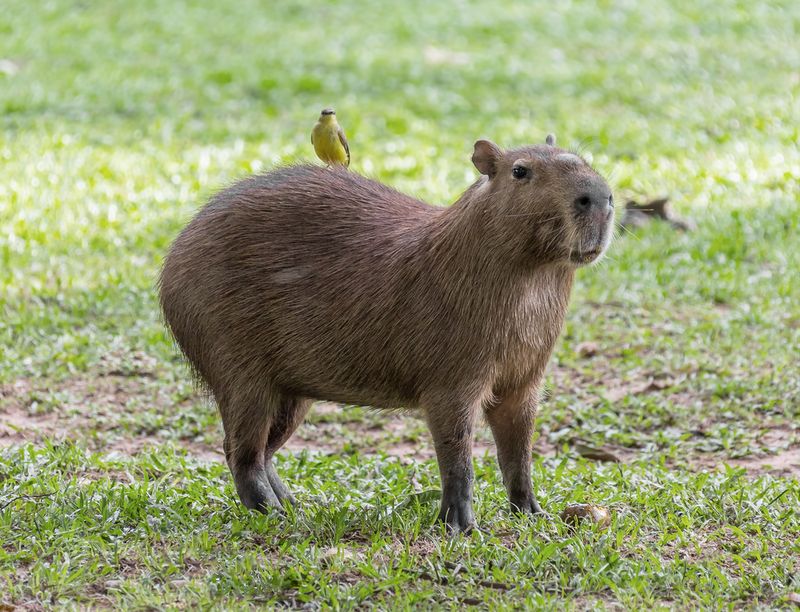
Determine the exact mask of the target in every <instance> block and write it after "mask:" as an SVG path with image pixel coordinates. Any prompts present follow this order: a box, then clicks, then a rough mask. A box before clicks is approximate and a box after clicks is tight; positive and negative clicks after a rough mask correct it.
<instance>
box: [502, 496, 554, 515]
mask: <svg viewBox="0 0 800 612" xmlns="http://www.w3.org/2000/svg"><path fill="white" fill-rule="evenodd" d="M511 512H516V513H518V514H547V513H546V512H545V511H544V510H542V507H541V506H540V505H539V502H538V501H536V498H535V497H534V496H533V495H527V496H524V497H519V498H517V499H513V498H512V500H511Z"/></svg>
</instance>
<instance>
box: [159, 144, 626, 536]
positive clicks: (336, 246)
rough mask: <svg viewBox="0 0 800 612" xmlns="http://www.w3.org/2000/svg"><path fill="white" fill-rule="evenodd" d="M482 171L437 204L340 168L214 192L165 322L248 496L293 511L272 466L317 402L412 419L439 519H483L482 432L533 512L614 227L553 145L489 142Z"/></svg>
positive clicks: (170, 272)
mask: <svg viewBox="0 0 800 612" xmlns="http://www.w3.org/2000/svg"><path fill="white" fill-rule="evenodd" d="M472 161H473V163H474V164H475V167H476V168H477V169H478V171H479V172H480V173H481V175H482V176H480V177H479V178H478V180H477V181H476V182H475V183H474V184H473V185H472V186H470V187H469V188H468V189H467V190H466V191H465V192H464V194H463V195H462V196H461V197H460V198H459V199H458V200H457V201H456V202H455V203H454V204H452V205H451V206H449V207H437V206H431V205H428V204H426V203H424V202H421V201H420V200H417V199H415V198H412V197H410V196H407V195H404V194H402V193H399V192H397V191H395V190H393V189H391V188H390V187H387V186H386V185H383V184H381V183H379V182H376V181H373V180H370V179H367V178H365V177H363V176H360V175H359V174H357V173H355V172H351V171H348V170H346V169H344V168H342V167H338V166H332V167H330V168H323V167H319V166H314V165H305V164H301V165H294V166H288V167H282V168H278V169H275V170H272V171H271V172H267V173H265V174H261V175H258V176H253V177H250V178H245V179H243V180H241V181H239V182H237V183H235V184H234V185H233V186H231V187H229V188H227V189H224V190H223V191H221V192H219V193H218V194H217V195H215V196H214V197H213V198H212V199H211V201H210V202H209V203H208V204H207V205H206V206H205V207H204V208H203V209H202V210H200V212H199V213H198V214H197V216H196V217H194V219H192V221H191V222H190V223H189V224H188V225H187V226H186V228H185V229H184V230H183V231H182V232H181V233H180V235H179V236H178V238H177V239H176V240H175V242H174V244H173V245H172V248H171V249H170V251H169V254H168V255H167V257H166V260H165V262H164V268H163V271H162V274H161V279H160V292H161V305H162V308H163V312H164V316H165V318H166V321H167V323H168V325H169V327H170V329H171V331H172V333H173V335H174V337H175V339H176V340H177V342H178V344H179V345H180V348H181V349H182V351H183V353H184V354H185V355H186V357H187V358H188V360H189V362H190V363H191V365H192V366H193V368H194V370H195V372H196V374H197V376H198V377H199V378H200V379H201V380H202V382H203V383H204V385H205V386H206V387H207V388H208V389H209V390H210V391H211V392H212V393H213V396H214V398H215V399H216V402H217V404H218V406H219V410H220V413H221V415H222V421H223V425H224V428H225V440H224V449H225V457H226V459H227V462H228V466H229V467H230V470H231V472H232V474H233V478H234V481H235V483H236V489H237V491H238V494H239V497H240V498H241V500H242V503H243V504H244V505H245V506H247V507H248V508H257V509H260V510H266V509H269V508H273V507H275V508H281V507H282V504H283V502H285V501H289V502H293V501H294V499H293V497H292V494H291V493H290V491H289V489H288V488H287V487H286V485H285V484H284V483H283V482H282V481H281V480H280V478H278V474H277V472H276V471H275V467H274V465H273V461H272V458H273V456H274V454H275V452H276V451H277V450H278V449H279V448H281V446H283V444H285V443H286V441H287V440H288V439H289V437H290V436H291V435H292V433H293V432H294V431H295V429H296V428H297V427H298V426H299V425H300V423H301V422H302V421H303V418H304V417H305V415H306V413H307V411H308V409H309V406H310V405H311V403H312V401H314V400H329V401H334V402H341V403H344V404H358V405H366V406H372V407H375V408H412V409H413V408H417V409H419V410H421V412H422V414H423V415H424V417H425V419H426V421H427V424H428V426H429V428H430V431H431V435H432V437H433V443H434V447H435V449H436V455H437V458H438V462H439V471H440V475H441V480H442V503H441V510H440V513H439V518H440V519H441V520H443V521H445V522H446V524H447V526H448V527H449V529H450V530H451V531H468V530H470V529H471V528H472V526H473V525H474V520H475V519H474V514H473V510H472V485H473V468H472V452H471V451H472V440H473V431H474V427H475V424H476V420H477V418H478V417H479V416H480V415H481V414H482V415H483V416H484V417H485V419H486V421H487V422H488V424H489V427H491V430H492V433H493V435H494V439H495V442H496V445H497V456H498V460H499V464H500V470H501V472H502V475H503V482H504V483H505V486H506V488H507V490H508V496H509V499H510V502H511V506H512V508H513V509H514V510H516V511H520V512H529V513H530V512H540V511H541V508H540V506H539V504H538V502H537V501H536V498H535V496H534V493H533V487H532V483H531V475H530V471H531V468H530V465H531V460H532V434H533V431H534V418H535V416H536V409H537V402H538V396H539V388H540V384H541V380H542V376H543V373H544V370H545V366H546V364H547V360H548V359H549V357H550V354H551V352H552V350H553V346H554V344H555V342H556V339H557V338H558V335H559V333H560V331H561V328H562V326H563V322H564V315H565V313H566V310H567V303H568V301H569V295H570V289H571V287H572V281H573V276H574V274H575V269H576V267H578V266H581V265H584V264H587V263H590V262H592V261H595V260H596V259H597V258H598V257H600V256H601V254H602V253H603V251H604V250H605V249H606V247H607V245H608V243H609V239H610V236H611V233H612V225H613V216H614V205H613V198H612V195H611V190H610V188H609V186H608V184H607V183H606V181H605V180H603V178H601V177H600V176H599V175H598V174H597V172H595V171H594V170H593V169H592V168H591V167H590V165H589V164H588V163H587V162H586V161H584V160H583V159H582V158H581V157H579V156H578V155H575V154H573V153H570V152H567V151H565V150H563V149H560V148H558V147H556V146H555V143H554V139H553V138H552V137H550V136H548V138H547V142H546V144H543V145H532V146H525V147H520V148H516V149H511V150H507V151H502V150H501V149H499V148H498V147H497V146H496V145H495V144H493V143H491V142H489V141H486V140H479V141H477V142H476V143H475V149H474V153H473V156H472Z"/></svg>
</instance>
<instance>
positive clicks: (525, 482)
mask: <svg viewBox="0 0 800 612" xmlns="http://www.w3.org/2000/svg"><path fill="white" fill-rule="evenodd" d="M536 395H537V394H536V393H528V394H524V395H521V394H519V393H514V394H509V395H506V396H505V397H501V398H499V401H498V402H497V403H495V404H494V405H492V406H490V407H489V408H487V410H486V420H487V421H488V422H489V426H490V427H491V428H492V434H493V435H494V441H495V444H496V446H497V460H498V462H499V463H500V471H501V472H502V474H503V484H505V487H506V490H507V491H508V499H509V501H510V502H511V509H512V511H514V512H523V513H526V514H537V513H539V512H542V508H541V506H540V505H539V502H537V501H536V497H535V496H534V493H533V486H532V482H531V460H532V454H533V431H534V424H535V420H536Z"/></svg>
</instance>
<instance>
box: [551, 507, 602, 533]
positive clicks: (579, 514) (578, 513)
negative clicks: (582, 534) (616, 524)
mask: <svg viewBox="0 0 800 612" xmlns="http://www.w3.org/2000/svg"><path fill="white" fill-rule="evenodd" d="M561 520H562V521H564V522H565V523H566V524H567V525H570V526H571V527H575V526H576V525H577V524H578V523H579V522H580V521H582V520H587V521H591V522H593V523H595V524H596V525H597V526H598V527H600V528H601V529H605V528H606V527H608V526H609V525H610V524H611V513H610V512H609V511H608V509H607V508H604V507H603V506H595V505H594V504H569V505H568V506H567V507H566V508H564V511H563V512H562V513H561Z"/></svg>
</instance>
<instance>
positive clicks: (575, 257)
mask: <svg viewBox="0 0 800 612" xmlns="http://www.w3.org/2000/svg"><path fill="white" fill-rule="evenodd" d="M602 252H603V249H600V248H597V249H591V250H590V251H572V252H571V253H570V254H569V259H570V261H571V262H572V263H574V264H578V265H585V264H588V263H592V262H593V261H594V260H595V259H597V258H598V257H600V253H602Z"/></svg>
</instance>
